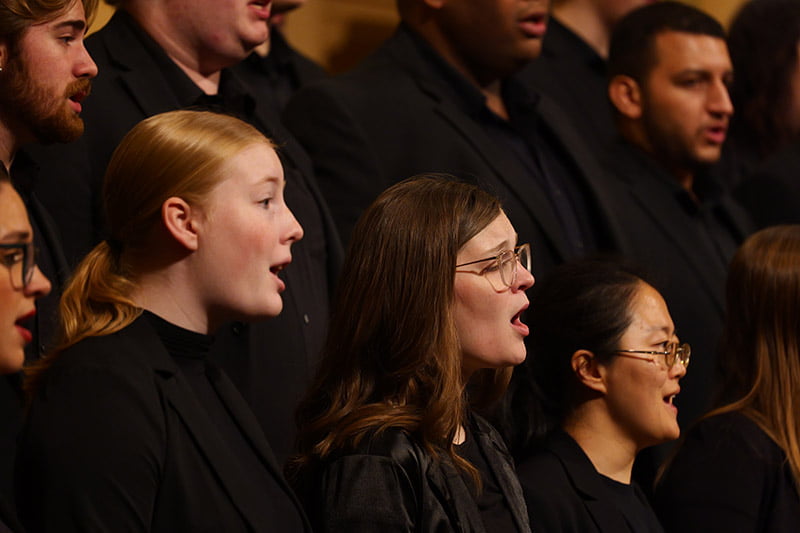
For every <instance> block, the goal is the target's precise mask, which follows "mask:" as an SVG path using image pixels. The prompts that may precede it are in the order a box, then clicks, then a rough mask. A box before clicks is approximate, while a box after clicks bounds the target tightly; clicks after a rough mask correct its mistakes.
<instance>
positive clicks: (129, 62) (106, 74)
mask: <svg viewBox="0 0 800 533" xmlns="http://www.w3.org/2000/svg"><path fill="white" fill-rule="evenodd" d="M86 45H87V48H88V50H89V52H90V53H91V55H92V58H93V59H94V60H95V62H96V63H97V65H98V68H99V70H100V73H99V75H98V76H97V78H96V79H95V80H94V83H93V90H92V95H91V97H89V98H88V99H87V100H86V101H85V102H84V109H83V113H82V115H83V118H84V121H85V123H86V129H85V132H84V135H83V136H82V137H81V138H80V139H79V140H78V141H76V142H75V143H71V144H68V145H63V146H51V147H48V148H46V149H43V150H40V151H38V153H37V155H38V158H37V161H38V163H39V164H40V165H41V166H42V167H43V168H44V167H46V166H47V167H49V168H50V169H52V170H51V171H50V172H47V173H45V172H43V173H42V174H43V176H51V178H50V179H51V181H46V182H44V183H42V184H41V187H38V188H37V192H38V191H42V193H45V192H47V193H49V196H48V200H49V202H50V203H49V204H48V207H50V208H51V210H52V212H53V214H54V216H55V217H56V219H57V221H58V222H59V225H61V226H62V227H63V228H66V229H65V231H68V232H69V233H70V235H71V237H72V246H73V253H83V252H85V251H86V249H87V247H88V246H89V245H90V244H94V243H95V242H97V240H98V239H100V238H102V237H104V235H103V232H104V231H105V227H104V224H103V223H102V220H101V219H102V217H101V216H100V212H101V210H100V206H99V198H100V191H101V178H102V176H103V173H104V171H105V167H106V164H107V162H108V160H109V159H110V156H111V153H112V151H113V149H114V148H115V147H116V145H117V144H118V142H119V141H120V140H121V139H122V137H123V136H124V135H125V134H126V133H127V132H128V131H129V130H130V129H131V128H132V127H133V126H134V125H135V124H136V123H138V122H139V121H141V120H142V119H144V118H147V117H149V116H152V115H154V114H157V113H161V112H166V111H171V110H175V109H180V108H184V107H197V104H198V100H200V101H204V103H205V106H206V107H208V106H209V105H210V106H211V107H214V106H215V105H217V106H221V107H222V108H224V109H225V110H226V111H233V112H234V113H237V114H239V115H240V117H241V118H244V119H245V120H247V121H248V122H250V123H252V124H253V125H254V126H256V127H257V128H259V129H260V130H261V131H263V132H264V133H265V134H266V135H267V136H269V137H270V138H272V139H273V140H274V141H275V142H276V144H277V145H278V147H279V148H278V155H279V156H280V158H281V162H282V164H283V167H284V173H285V176H286V189H285V192H284V194H285V197H286V203H287V205H288V206H289V207H290V208H291V209H292V212H293V213H294V215H295V216H296V217H297V219H298V221H299V222H300V224H301V225H302V226H303V229H304V232H305V235H304V237H303V239H302V240H301V241H300V242H298V243H296V244H294V245H293V246H292V264H291V265H290V266H289V267H288V268H287V269H285V270H283V271H282V272H281V274H280V275H281V277H282V278H283V279H284V280H285V281H286V286H287V290H286V292H284V293H283V305H284V308H283V312H282V313H281V314H280V315H279V316H278V317H276V318H274V319H271V320H269V321H264V322H258V323H254V324H242V323H235V324H230V325H228V326H227V327H225V328H223V329H222V330H220V331H219V332H218V333H217V342H216V343H215V344H214V348H213V354H212V359H213V360H215V361H217V362H218V363H219V364H220V366H222V367H223V368H224V369H225V371H226V372H227V373H228V375H229V376H230V377H231V380H233V381H234V383H236V385H237V387H239V390H240V391H241V392H242V394H243V396H244V397H245V398H246V399H247V400H248V402H249V403H250V405H251V406H252V408H253V411H254V413H255V414H256V416H257V417H258V419H259V421H260V422H261V425H262V427H263V428H264V431H265V432H266V433H267V436H268V438H269V439H270V442H271V443H272V445H273V446H274V449H275V452H276V454H277V455H278V457H279V458H280V459H281V460H283V459H285V458H286V457H287V456H288V455H289V454H290V452H291V449H292V445H293V441H294V409H295V407H296V405H297V402H298V400H299V398H300V397H301V396H302V394H303V392H304V391H305V388H306V386H307V384H308V382H309V381H310V379H311V376H312V375H313V372H314V369H315V366H316V362H317V360H318V357H319V352H320V350H321V347H322V343H323V341H324V337H325V333H326V329H327V321H328V304H329V293H330V291H331V289H332V287H333V283H334V281H335V279H336V276H337V274H338V269H339V265H340V263H341V260H342V256H343V251H342V248H341V243H340V241H339V238H338V235H337V234H336V230H335V227H334V224H333V221H332V219H331V217H330V214H329V213H328V210H327V207H326V205H325V202H324V200H323V198H322V195H321V194H320V193H319V191H318V189H317V186H316V183H315V181H314V179H313V167H312V165H311V161H310V160H309V159H308V156H307V155H306V154H305V152H304V151H303V150H302V148H301V147H300V146H299V144H297V142H296V141H295V140H294V139H293V138H292V137H291V135H289V134H288V132H287V131H286V130H284V129H283V128H282V126H281V124H280V122H279V120H278V117H277V116H274V115H273V114H272V112H271V111H270V107H269V106H267V105H262V102H261V101H260V100H259V99H258V98H255V97H253V95H251V94H250V92H249V91H248V89H247V87H246V86H245V85H244V84H243V83H241V82H240V81H239V80H238V79H237V77H236V75H235V74H234V73H233V72H231V71H230V70H227V69H226V70H223V71H222V74H221V80H220V94H219V95H218V96H217V97H216V98H208V97H206V96H204V95H203V92H202V91H201V90H200V89H199V88H198V87H197V86H196V84H194V83H193V82H192V81H191V80H190V79H189V77H188V76H186V74H185V73H184V72H183V71H182V70H181V69H180V68H179V67H178V66H177V65H176V64H175V63H174V62H173V61H172V60H171V59H170V58H169V57H168V56H167V55H166V53H165V52H164V51H163V50H162V49H161V48H160V47H159V46H158V44H157V43H155V42H154V41H153V40H152V39H151V38H150V37H149V36H148V35H147V34H146V33H145V32H144V31H143V30H142V29H141V28H140V27H139V26H138V25H137V24H136V23H135V21H134V20H133V18H132V17H131V16H130V15H128V14H127V13H126V12H125V11H124V10H121V9H120V10H117V11H116V13H115V14H114V16H113V17H112V19H111V20H110V21H109V23H108V24H107V25H106V26H105V27H103V28H102V29H101V30H100V31H98V32H97V33H95V34H93V35H92V36H91V37H89V38H88V39H87V41H86ZM56 169H58V170H56ZM56 179H58V180H59V182H60V181H61V180H64V181H65V182H66V183H70V184H72V183H73V182H74V183H75V187H74V190H73V191H71V192H70V194H69V195H65V194H63V191H64V188H62V187H61V186H60V184H59V183H56V181H55V180H56ZM73 257H74V255H73Z"/></svg>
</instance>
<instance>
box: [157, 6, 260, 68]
mask: <svg viewBox="0 0 800 533" xmlns="http://www.w3.org/2000/svg"><path fill="white" fill-rule="evenodd" d="M270 10H271V0H171V4H170V5H169V11H170V16H171V18H172V20H173V21H174V22H173V23H174V24H175V27H176V30H177V33H179V34H180V36H181V38H182V39H183V40H184V41H186V42H187V43H188V46H189V47H190V48H191V49H192V50H197V51H198V55H208V56H211V57H221V58H227V61H226V63H229V64H234V63H236V62H238V61H240V60H242V59H244V58H245V57H247V55H248V54H249V53H250V52H251V51H252V50H253V48H255V47H256V46H258V45H259V44H261V43H263V42H264V41H266V40H267V37H268V36H269V30H268V27H267V24H266V23H267V21H268V20H269V17H270Z"/></svg>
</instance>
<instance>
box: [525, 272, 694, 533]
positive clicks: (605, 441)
mask: <svg viewBox="0 0 800 533" xmlns="http://www.w3.org/2000/svg"><path fill="white" fill-rule="evenodd" d="M531 324H532V328H533V334H532V336H531V344H530V347H531V355H530V360H529V362H528V363H527V367H526V368H525V370H527V371H528V374H529V375H527V376H526V375H525V374H523V373H520V375H517V376H515V380H514V384H515V387H514V389H513V391H512V393H513V399H514V400H515V402H516V403H514V404H513V405H515V410H516V413H517V415H518V425H517V428H516V429H517V431H519V432H523V433H524V434H525V435H526V437H527V442H528V449H527V453H526V455H527V457H526V458H525V459H523V460H521V461H520V463H519V466H518V474H519V478H520V482H521V483H522V486H523V489H524V491H525V500H526V502H527V505H528V512H529V514H530V522H531V528H532V529H533V530H534V531H563V532H567V531H569V532H581V533H583V532H593V531H595V532H598V531H604V532H613V533H619V532H625V531H630V532H637V533H641V532H651V531H652V532H658V531H661V526H660V525H659V522H658V519H657V518H656V516H655V514H654V512H653V510H652V509H651V508H650V505H649V504H648V502H647V499H646V497H645V495H644V493H643V492H642V491H641V490H640V489H639V487H638V486H637V485H636V484H635V483H633V482H632V480H631V473H632V469H633V462H634V459H635V458H636V454H637V453H638V452H639V451H640V450H642V449H643V448H646V447H648V446H653V445H655V444H660V443H663V442H667V441H670V440H673V439H676V438H678V435H679V434H680V428H679V427H678V421H677V408H676V407H675V406H674V405H673V399H674V397H675V395H676V394H678V392H679V391H680V386H679V385H678V382H679V380H680V379H681V378H682V377H683V376H684V375H685V374H686V366H687V365H688V363H689V355H690V348H689V346H688V345H687V344H680V343H679V342H678V339H677V337H676V336H675V326H674V325H673V323H672V319H671V318H670V315H669V312H668V310H667V306H666V304H665V303H664V299H663V298H662V297H661V295H660V294H659V293H658V291H656V290H655V289H654V288H653V287H652V286H650V285H649V284H647V283H646V282H645V281H643V280H642V278H641V277H640V276H639V275H638V274H637V273H636V272H635V271H634V270H632V269H630V268H628V267H626V266H623V265H620V264H617V263H613V262H607V261H599V260H584V261H580V262H576V263H571V264H566V265H562V266H561V267H559V268H557V269H555V270H554V271H553V272H552V274H551V275H550V276H549V277H548V279H546V280H545V281H544V282H542V283H541V284H540V286H539V290H538V291H537V293H536V297H535V299H534V301H533V313H532V316H531ZM521 370H522V369H521ZM523 385H527V386H523ZM526 394H527V395H526Z"/></svg>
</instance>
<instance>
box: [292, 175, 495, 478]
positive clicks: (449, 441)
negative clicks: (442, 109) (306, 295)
mask: <svg viewBox="0 0 800 533" xmlns="http://www.w3.org/2000/svg"><path fill="white" fill-rule="evenodd" d="M500 213H501V208H500V204H499V202H498V200H497V199H496V198H494V197H493V196H491V195H490V194H488V193H486V192H484V191H482V190H480V189H478V188H477V187H474V186H472V185H468V184H465V183H462V182H459V181H456V180H454V179H448V178H446V177H443V176H419V177H415V178H411V179H408V180H406V181H403V182H401V183H399V184H397V185H394V186H393V187H391V188H389V189H387V190H386V191H385V192H384V193H383V194H381V196H380V197H378V199H377V200H376V201H375V203H373V204H372V205H371V206H370V207H369V208H368V209H367V210H366V211H365V212H364V214H363V215H362V217H361V218H360V220H359V221H358V223H357V224H356V227H355V229H354V231H353V235H352V240H351V242H350V248H349V250H348V254H347V258H346V260H345V264H344V268H343V271H342V277H341V279H340V282H339V286H338V288H337V295H336V299H335V305H334V307H333V308H334V312H333V316H332V319H331V323H330V329H329V334H328V339H327V344H326V349H325V354H324V357H323V359H322V361H321V365H320V368H319V371H318V373H317V376H316V378H315V380H314V382H313V385H312V386H311V388H310V392H309V393H308V395H307V396H306V399H305V400H304V401H303V402H302V404H301V406H300V408H299V410H298V415H297V422H298V429H299V436H298V447H299V451H300V454H299V455H298V456H297V457H295V459H294V460H293V462H292V464H291V465H290V467H289V472H290V474H293V473H296V471H297V470H299V469H301V468H303V467H305V466H308V465H309V464H311V463H313V462H315V461H316V460H318V459H324V458H325V457H327V456H329V455H331V454H332V453H333V452H335V451H339V450H342V449H345V450H346V449H350V448H353V447H355V446H357V445H358V443H359V442H360V441H361V440H362V439H363V438H364V437H365V436H367V435H369V434H372V433H379V432H380V431H383V430H385V429H387V428H390V427H391V428H401V429H403V430H405V431H406V432H408V433H409V434H410V435H412V437H413V438H415V440H417V442H419V443H420V444H421V445H422V446H423V447H425V448H426V450H427V451H428V452H430V453H431V454H432V455H433V456H437V455H438V453H439V452H442V451H444V452H446V453H447V454H449V456H450V457H451V458H452V459H453V461H454V462H455V463H456V464H457V465H459V466H461V467H463V468H465V469H467V470H469V471H470V472H472V471H473V470H474V469H472V467H470V466H469V464H468V463H466V461H463V460H462V459H460V458H458V457H457V456H456V454H455V451H454V448H453V438H454V436H455V434H456V431H457V430H458V428H459V427H460V426H461V425H462V424H464V422H465V417H466V409H467V400H466V399H465V392H464V387H465V384H464V382H463V379H462V377H461V355H460V347H459V340H458V332H457V331H456V328H455V323H454V319H453V315H452V307H453V301H454V279H455V265H456V256H457V255H458V251H459V250H460V249H461V247H462V246H464V244H465V243H466V242H467V241H469V240H470V239H471V238H472V237H474V236H475V235H477V234H478V233H479V232H480V231H481V230H483V229H484V228H485V227H486V226H487V225H489V224H490V223H491V222H492V221H493V220H494V219H495V218H497V216H499V215H500ZM480 374H482V375H481V376H477V375H476V378H478V380H479V381H481V380H482V381H483V382H484V383H487V382H489V383H492V384H493V385H494V386H495V387H496V388H501V389H503V388H505V386H506V385H507V383H508V379H509V377H510V370H509V369H505V370H500V371H496V370H484V371H481V372H480Z"/></svg>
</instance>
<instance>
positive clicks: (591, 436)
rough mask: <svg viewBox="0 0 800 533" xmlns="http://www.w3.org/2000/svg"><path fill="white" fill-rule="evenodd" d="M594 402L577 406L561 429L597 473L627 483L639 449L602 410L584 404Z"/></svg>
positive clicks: (629, 480)
mask: <svg viewBox="0 0 800 533" xmlns="http://www.w3.org/2000/svg"><path fill="white" fill-rule="evenodd" d="M595 401H597V400H591V401H590V402H587V403H586V404H584V405H582V406H580V407H578V408H577V409H576V410H575V412H574V413H573V414H572V415H571V416H570V417H569V418H568V419H567V420H566V421H565V423H564V426H563V429H564V431H566V432H567V433H568V434H569V436H570V437H572V438H573V439H575V442H577V443H578V445H579V446H580V447H581V449H582V450H583V452H584V453H585V454H586V456H587V457H588V458H589V460H590V461H591V462H592V465H594V467H595V469H596V470H597V471H598V472H599V473H601V474H603V475H604V476H606V477H609V478H611V479H613V480H615V481H619V482H620V483H625V484H630V482H631V472H632V470H633V461H634V459H635V458H636V453H637V452H638V451H639V450H638V448H637V446H636V445H635V443H634V442H633V441H632V439H630V438H627V437H626V436H625V435H624V434H623V433H622V432H621V431H620V430H619V428H617V426H616V424H614V423H613V421H612V420H611V419H610V417H608V415H607V413H606V412H605V411H601V410H600V409H597V408H596V407H595V406H591V405H587V404H589V403H591V402H595Z"/></svg>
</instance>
